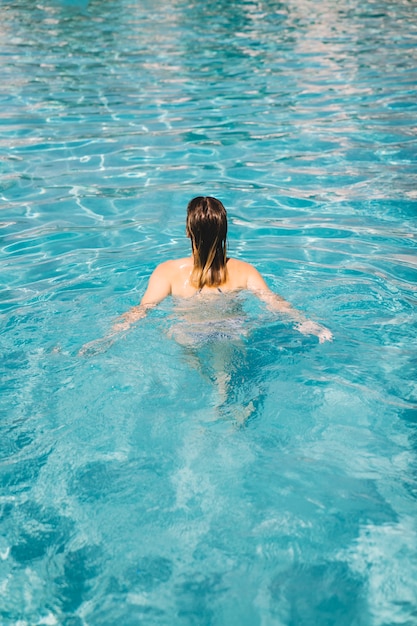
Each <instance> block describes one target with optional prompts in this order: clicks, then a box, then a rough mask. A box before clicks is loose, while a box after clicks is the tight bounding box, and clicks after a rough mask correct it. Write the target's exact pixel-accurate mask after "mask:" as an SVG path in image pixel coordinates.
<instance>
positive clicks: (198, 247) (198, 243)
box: [187, 196, 227, 289]
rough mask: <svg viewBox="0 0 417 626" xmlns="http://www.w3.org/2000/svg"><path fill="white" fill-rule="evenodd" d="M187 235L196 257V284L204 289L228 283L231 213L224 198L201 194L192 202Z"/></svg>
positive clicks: (193, 274) (193, 280) (194, 274)
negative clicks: (227, 266)
mask: <svg viewBox="0 0 417 626" xmlns="http://www.w3.org/2000/svg"><path fill="white" fill-rule="evenodd" d="M187 235H188V237H190V239H191V244H192V247H193V256H194V268H193V271H192V274H191V282H192V284H193V285H194V286H195V287H197V288H198V289H202V287H204V286H205V285H207V286H208V287H217V286H219V285H222V284H223V283H224V282H226V280H227V268H226V262H227V257H226V236H227V214H226V209H225V208H224V206H223V204H222V203H221V202H220V200H217V199H216V198H212V197H210V196H206V197H203V196H198V197H197V198H193V200H191V201H190V202H189V203H188V207H187Z"/></svg>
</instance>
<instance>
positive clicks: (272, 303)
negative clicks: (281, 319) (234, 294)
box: [247, 266, 333, 343]
mask: <svg viewBox="0 0 417 626" xmlns="http://www.w3.org/2000/svg"><path fill="white" fill-rule="evenodd" d="M247 288H248V289H250V290H251V291H253V292H254V293H255V294H256V295H257V296H258V298H260V299H261V300H263V301H264V302H265V303H266V305H267V306H268V308H269V309H270V310H272V311H279V312H281V313H287V314H288V315H289V316H290V317H291V319H293V320H294V321H295V322H296V328H297V330H298V331H299V332H300V333H302V334H303V335H316V336H317V337H318V338H319V342H320V343H324V342H325V341H331V340H332V339H333V335H332V333H331V331H330V330H329V329H328V328H326V327H325V326H322V325H321V324H317V323H316V322H313V321H312V320H309V319H307V318H306V317H305V316H304V315H303V314H302V313H301V312H300V311H297V309H294V308H293V307H292V306H291V304H290V303H289V302H287V301H286V300H284V298H281V296H278V295H277V294H276V293H274V292H273V291H271V290H270V289H269V287H268V285H267V284H266V282H265V281H264V279H263V278H262V276H261V275H260V273H259V272H258V270H257V269H255V268H254V267H252V266H251V269H250V271H249V274H248V279H247Z"/></svg>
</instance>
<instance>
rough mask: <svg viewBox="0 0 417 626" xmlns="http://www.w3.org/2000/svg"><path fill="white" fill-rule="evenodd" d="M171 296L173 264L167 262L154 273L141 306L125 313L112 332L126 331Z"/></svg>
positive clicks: (114, 325)
mask: <svg viewBox="0 0 417 626" xmlns="http://www.w3.org/2000/svg"><path fill="white" fill-rule="evenodd" d="M169 295H171V262H170V261H166V262H165V263H161V265H158V267H157V268H156V269H155V270H154V271H153V273H152V275H151V277H150V279H149V282H148V286H147V288H146V291H145V293H144V294H143V298H142V300H141V301H140V304H139V305H136V306H133V307H132V308H131V309H129V310H128V311H126V313H123V315H121V316H120V317H119V318H118V320H117V321H116V322H115V324H113V326H112V331H113V332H119V331H120V330H126V329H127V328H129V326H130V325H131V324H133V323H134V322H136V321H137V320H139V319H141V318H142V317H145V315H146V313H147V312H148V310H149V309H152V308H153V307H154V306H155V305H156V304H158V302H161V300H163V299H164V298H166V297H167V296H169Z"/></svg>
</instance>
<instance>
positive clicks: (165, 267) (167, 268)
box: [155, 257, 193, 274]
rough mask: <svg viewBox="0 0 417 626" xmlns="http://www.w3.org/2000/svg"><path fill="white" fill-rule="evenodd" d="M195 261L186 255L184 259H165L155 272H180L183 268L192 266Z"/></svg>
mask: <svg viewBox="0 0 417 626" xmlns="http://www.w3.org/2000/svg"><path fill="white" fill-rule="evenodd" d="M192 265H193V261H192V259H191V258H190V257H184V258H183V259H170V260H169V261H163V262H162V263H160V264H159V265H158V266H157V267H156V269H155V272H158V273H163V274H165V273H169V272H178V271H179V270H181V269H184V268H188V267H192Z"/></svg>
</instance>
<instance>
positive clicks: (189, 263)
mask: <svg viewBox="0 0 417 626" xmlns="http://www.w3.org/2000/svg"><path fill="white" fill-rule="evenodd" d="M192 270H193V257H186V258H183V259H175V260H172V261H166V262H165V263H161V265H158V267H157V268H156V269H155V271H154V272H153V274H152V276H151V278H150V280H149V284H148V288H147V289H146V292H145V294H144V296H143V298H142V301H141V305H152V304H157V303H158V302H160V301H161V300H163V299H164V298H165V297H167V296H170V295H171V296H174V297H178V298H190V297H192V296H194V295H195V294H196V293H197V292H198V293H200V292H201V293H218V291H219V289H220V290H221V291H222V292H223V293H227V292H231V291H240V290H242V289H250V290H252V291H269V289H268V286H267V285H266V283H265V281H264V279H263V278H262V276H261V275H260V274H259V272H258V270H256V269H255V268H254V267H253V266H252V265H250V263H246V262H245V261H240V260H238V259H228V261H227V278H226V281H224V282H223V283H222V284H220V285H218V286H216V287H207V286H205V287H203V288H202V289H201V290H198V289H196V287H195V286H194V285H193V284H192V283H191V274H192Z"/></svg>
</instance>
